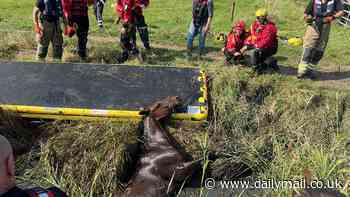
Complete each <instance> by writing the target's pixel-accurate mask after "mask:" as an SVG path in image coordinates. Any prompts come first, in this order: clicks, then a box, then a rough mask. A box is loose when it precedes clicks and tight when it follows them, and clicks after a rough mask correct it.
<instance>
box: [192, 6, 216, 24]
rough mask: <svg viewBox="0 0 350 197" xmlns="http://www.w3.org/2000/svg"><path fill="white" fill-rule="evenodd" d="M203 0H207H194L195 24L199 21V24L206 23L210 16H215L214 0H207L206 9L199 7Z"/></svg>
mask: <svg viewBox="0 0 350 197" xmlns="http://www.w3.org/2000/svg"><path fill="white" fill-rule="evenodd" d="M201 1H205V0H192V16H193V20H194V23H195V25H196V24H197V23H198V24H197V25H205V24H206V23H207V21H208V17H213V15H214V4H213V0H207V3H206V10H203V9H200V8H199V5H200V4H201ZM197 9H198V10H197ZM197 12H198V13H197Z"/></svg>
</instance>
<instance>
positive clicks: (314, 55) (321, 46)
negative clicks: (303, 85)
mask: <svg viewBox="0 0 350 197" xmlns="http://www.w3.org/2000/svg"><path fill="white" fill-rule="evenodd" d="M343 8H344V5H343V2H342V0H310V2H309V4H308V6H307V7H306V9H305V12H304V20H305V22H306V24H307V27H306V31H305V34H304V44H303V48H304V50H303V54H302V57H301V61H300V64H299V66H298V78H299V79H301V78H310V79H314V78H315V74H314V72H313V70H314V69H315V66H316V65H317V64H318V63H319V62H320V60H321V59H322V57H323V54H324V51H325V49H326V47H327V43H328V38H329V33H330V29H331V23H332V21H334V20H335V19H336V18H339V17H341V16H342V15H343V14H344V11H343Z"/></svg>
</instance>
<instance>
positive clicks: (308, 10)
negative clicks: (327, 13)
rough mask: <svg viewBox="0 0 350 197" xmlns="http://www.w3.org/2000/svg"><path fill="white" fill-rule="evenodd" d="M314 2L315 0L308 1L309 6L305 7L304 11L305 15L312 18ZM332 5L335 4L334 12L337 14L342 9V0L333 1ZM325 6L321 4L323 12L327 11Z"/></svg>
mask: <svg viewBox="0 0 350 197" xmlns="http://www.w3.org/2000/svg"><path fill="white" fill-rule="evenodd" d="M314 1H315V0H310V1H309V4H308V5H307V7H306V9H305V14H307V15H311V16H314ZM334 4H335V6H334V7H335V9H334V12H339V11H342V10H343V9H344V2H343V0H334ZM326 6H327V3H326V4H323V10H327V7H326Z"/></svg>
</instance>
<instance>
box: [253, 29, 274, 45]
mask: <svg viewBox="0 0 350 197" xmlns="http://www.w3.org/2000/svg"><path fill="white" fill-rule="evenodd" d="M276 38H277V29H276V27H274V26H272V25H271V26H268V27H267V28H266V29H265V30H264V32H263V33H262V37H261V38H259V40H257V42H256V44H255V48H266V47H267V46H268V45H269V44H270V43H272V42H273V41H274V40H276Z"/></svg>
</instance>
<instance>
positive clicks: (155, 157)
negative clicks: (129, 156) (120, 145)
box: [124, 96, 201, 197]
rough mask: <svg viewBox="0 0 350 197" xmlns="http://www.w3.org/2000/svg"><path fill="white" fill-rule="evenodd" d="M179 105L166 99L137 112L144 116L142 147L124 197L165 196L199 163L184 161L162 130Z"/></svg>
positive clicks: (171, 99) (171, 139)
mask: <svg viewBox="0 0 350 197" xmlns="http://www.w3.org/2000/svg"><path fill="white" fill-rule="evenodd" d="M179 104H180V100H179V98H178V97H175V96H173V97H167V98H165V99H163V100H161V101H158V102H156V103H154V104H152V105H151V106H149V107H147V108H146V109H145V110H143V111H142V112H140V114H142V115H145V117H144V119H143V125H144V129H143V130H144V134H143V136H144V148H143V150H142V153H141V158H140V160H139V161H138V164H137V168H136V172H135V174H134V175H133V176H132V177H131V180H130V182H129V184H128V187H127V189H126V191H125V193H124V196H127V197H141V196H142V197H163V196H168V195H169V194H173V193H174V192H175V190H176V189H177V188H178V186H180V185H181V184H182V183H183V182H184V181H185V180H186V178H187V177H190V176H191V175H192V174H193V173H194V171H195V170H196V169H199V168H200V166H201V165H200V161H187V160H186V156H185V155H184V154H183V153H181V152H180V151H179V149H178V148H177V147H176V145H175V144H176V142H175V141H174V140H173V138H172V136H170V134H169V133H168V131H167V130H166V129H164V128H163V124H164V123H165V121H166V120H168V119H169V117H170V115H171V114H172V112H174V109H175V107H176V106H178V105H179Z"/></svg>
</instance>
